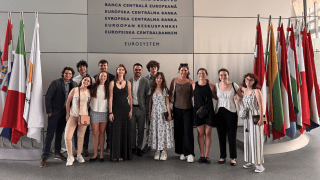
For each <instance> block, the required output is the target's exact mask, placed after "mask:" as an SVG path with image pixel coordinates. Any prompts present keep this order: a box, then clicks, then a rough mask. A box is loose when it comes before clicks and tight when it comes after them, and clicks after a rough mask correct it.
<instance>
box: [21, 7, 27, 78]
mask: <svg viewBox="0 0 320 180" xmlns="http://www.w3.org/2000/svg"><path fill="white" fill-rule="evenodd" d="M21 20H22V24H23V25H24V19H23V12H21ZM23 40H24V42H23V43H24V52H27V50H26V37H25V31H24V27H23ZM23 56H24V67H25V68H26V59H27V55H26V54H24V55H23ZM25 73H26V77H27V69H26V70H25Z"/></svg>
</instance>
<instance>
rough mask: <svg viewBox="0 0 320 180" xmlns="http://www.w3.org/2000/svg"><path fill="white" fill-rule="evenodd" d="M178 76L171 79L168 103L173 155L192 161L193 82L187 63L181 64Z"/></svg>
mask: <svg viewBox="0 0 320 180" xmlns="http://www.w3.org/2000/svg"><path fill="white" fill-rule="evenodd" d="M178 70H179V74H180V76H179V77H177V78H174V79H172V81H171V85H170V91H169V94H170V101H171V103H172V104H173V116H174V141H175V153H177V154H180V160H182V161H184V160H187V161H188V162H190V163H191V162H193V161H194V136H193V107H192V96H193V89H192V84H193V80H192V79H191V78H189V75H190V72H189V67H188V64H187V63H181V64H180V66H179V68H178Z"/></svg>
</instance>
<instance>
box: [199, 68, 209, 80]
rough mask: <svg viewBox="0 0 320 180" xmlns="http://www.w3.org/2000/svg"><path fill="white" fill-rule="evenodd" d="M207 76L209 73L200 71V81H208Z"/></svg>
mask: <svg viewBox="0 0 320 180" xmlns="http://www.w3.org/2000/svg"><path fill="white" fill-rule="evenodd" d="M207 76H208V75H207V73H206V71H205V70H200V71H199V72H198V78H199V79H200V80H204V79H206V78H207Z"/></svg>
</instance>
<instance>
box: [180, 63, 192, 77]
mask: <svg viewBox="0 0 320 180" xmlns="http://www.w3.org/2000/svg"><path fill="white" fill-rule="evenodd" d="M182 67H186V68H187V69H188V74H187V79H189V75H190V71H189V66H188V64H180V65H179V68H178V70H179V71H178V73H179V72H180V69H181V68H182Z"/></svg>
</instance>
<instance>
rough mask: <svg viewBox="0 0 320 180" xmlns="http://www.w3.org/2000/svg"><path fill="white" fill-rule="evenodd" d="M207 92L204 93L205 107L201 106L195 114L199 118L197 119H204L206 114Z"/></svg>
mask: <svg viewBox="0 0 320 180" xmlns="http://www.w3.org/2000/svg"><path fill="white" fill-rule="evenodd" d="M207 98H208V97H207V92H206V102H205V105H204V106H201V107H200V108H199V109H198V111H197V112H196V115H197V116H198V117H199V118H201V119H202V118H204V117H205V116H206V115H207V114H208V112H209V111H208V108H207V102H208V99H207Z"/></svg>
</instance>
